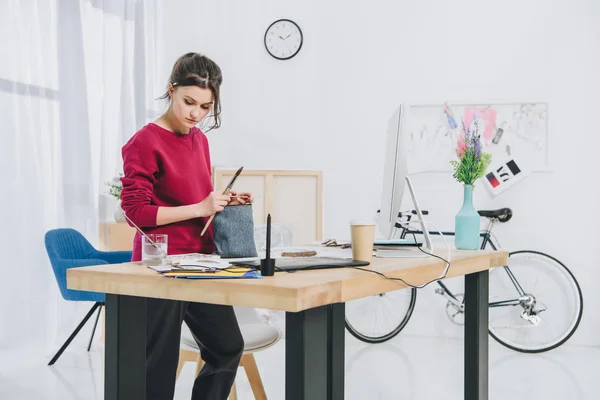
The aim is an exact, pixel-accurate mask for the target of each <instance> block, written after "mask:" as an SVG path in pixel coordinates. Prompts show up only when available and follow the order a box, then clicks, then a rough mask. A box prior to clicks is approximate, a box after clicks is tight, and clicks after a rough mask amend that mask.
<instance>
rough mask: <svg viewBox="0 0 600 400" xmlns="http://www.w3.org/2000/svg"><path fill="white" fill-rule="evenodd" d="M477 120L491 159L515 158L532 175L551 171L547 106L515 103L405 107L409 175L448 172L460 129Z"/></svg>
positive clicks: (471, 124)
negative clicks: (408, 144)
mask: <svg viewBox="0 0 600 400" xmlns="http://www.w3.org/2000/svg"><path fill="white" fill-rule="evenodd" d="M475 121H477V125H478V127H479V132H480V134H481V138H482V144H483V149H484V150H485V151H487V152H489V153H491V154H492V159H496V160H498V159H506V158H516V159H518V160H521V162H526V163H527V167H528V168H529V169H530V170H531V171H547V170H549V168H550V166H549V160H548V104H547V103H519V104H499V105H494V104H463V105H460V104H458V105H451V106H448V105H442V104H440V105H427V106H411V107H409V110H408V126H407V129H408V134H409V142H410V151H409V171H410V172H411V173H415V172H435V171H439V172H446V171H451V170H452V167H451V165H450V162H449V161H450V160H453V159H456V153H455V149H456V143H457V140H458V138H459V137H460V135H461V134H462V125H461V124H462V123H463V122H464V124H465V125H466V126H468V127H471V128H472V127H473V124H474V123H475Z"/></svg>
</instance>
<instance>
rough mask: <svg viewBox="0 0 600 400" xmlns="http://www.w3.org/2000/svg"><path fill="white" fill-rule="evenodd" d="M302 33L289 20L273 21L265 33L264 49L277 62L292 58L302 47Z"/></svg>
mask: <svg viewBox="0 0 600 400" xmlns="http://www.w3.org/2000/svg"><path fill="white" fill-rule="evenodd" d="M302 39H303V38H302V31H301V30H300V27H299V26H298V25H296V23H294V22H293V21H290V20H289V19H280V20H279V21H275V22H273V23H272V24H271V26H269V27H268V28H267V31H266V32H265V47H266V48H267V51H268V52H269V54H270V55H272V56H273V57H275V58H277V59H278V60H288V59H290V58H292V57H294V56H295V55H296V54H298V52H299V51H300V48H301V47H302Z"/></svg>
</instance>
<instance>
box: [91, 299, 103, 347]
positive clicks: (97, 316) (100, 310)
mask: <svg viewBox="0 0 600 400" xmlns="http://www.w3.org/2000/svg"><path fill="white" fill-rule="evenodd" d="M101 312H102V305H100V308H98V315H96V322H94V328H93V329H92V336H90V344H88V351H90V349H91V348H92V340H94V333H96V326H98V319H99V318H100V313H101Z"/></svg>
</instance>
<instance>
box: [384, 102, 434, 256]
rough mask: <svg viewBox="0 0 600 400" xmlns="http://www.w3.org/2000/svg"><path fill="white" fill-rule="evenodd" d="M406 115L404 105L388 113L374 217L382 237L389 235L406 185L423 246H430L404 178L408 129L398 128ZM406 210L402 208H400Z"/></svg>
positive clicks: (406, 171) (406, 168)
mask: <svg viewBox="0 0 600 400" xmlns="http://www.w3.org/2000/svg"><path fill="white" fill-rule="evenodd" d="M405 119H406V117H405V116H404V108H403V106H402V105H400V106H399V107H398V108H396V110H395V111H394V112H393V113H392V116H391V117H390V119H389V121H388V129H387V137H386V146H385V157H384V168H383V186H382V195H381V208H380V211H379V216H378V218H377V230H378V232H379V233H380V234H381V235H383V237H384V238H386V239H391V235H392V233H393V232H394V226H395V224H396V220H397V218H398V214H399V213H400V212H401V211H403V208H402V200H403V197H404V188H405V187H408V190H409V192H410V196H411V198H412V202H413V205H414V209H415V210H416V211H417V217H418V219H419V221H421V223H420V225H421V231H423V232H424V242H425V243H424V247H425V248H428V249H430V250H432V249H433V246H432V242H431V237H430V235H429V231H428V230H427V227H426V225H425V224H424V223H423V222H422V221H423V213H422V212H421V208H420V206H419V203H418V201H417V197H416V194H415V192H414V189H413V187H412V184H411V182H410V179H409V178H408V176H407V174H408V151H409V146H410V144H409V141H408V132H405V129H402V125H403V122H404V120H405ZM404 211H406V210H404Z"/></svg>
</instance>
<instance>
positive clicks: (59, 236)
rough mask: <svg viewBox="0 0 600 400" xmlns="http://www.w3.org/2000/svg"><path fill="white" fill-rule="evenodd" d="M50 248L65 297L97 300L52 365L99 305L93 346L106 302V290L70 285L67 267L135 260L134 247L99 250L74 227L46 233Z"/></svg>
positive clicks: (68, 298)
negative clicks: (70, 287)
mask: <svg viewBox="0 0 600 400" xmlns="http://www.w3.org/2000/svg"><path fill="white" fill-rule="evenodd" d="M45 243H46V251H47V252H48V257H49V258H50V264H52V269H53V270H54V276H55V277H56V283H58V287H59V289H60V293H61V295H62V297H63V298H64V299H65V300H69V301H93V302H94V305H93V306H92V308H91V310H90V311H89V312H88V313H87V315H86V316H85V317H84V318H83V320H82V321H81V323H80V324H79V326H77V328H75V330H74V331H73V333H72V334H71V336H69V338H68V339H67V341H66V342H65V343H64V344H63V345H62V347H61V348H60V350H59V351H58V352H57V353H56V354H55V355H54V357H52V360H50V362H49V363H48V365H53V364H54V363H55V362H56V360H58V358H59V357H60V356H61V354H62V353H63V352H64V351H65V349H66V348H67V346H69V344H70V343H71V341H72V340H73V339H74V338H75V336H77V334H78V333H79V331H80V330H81V328H83V326H84V325H85V323H86V322H87V321H88V319H90V317H91V316H92V315H93V314H94V311H96V309H98V315H97V316H96V322H95V323H94V329H93V330H92V336H91V337H90V343H89V345H88V351H90V347H91V346H92V340H93V339H94V332H95V331H96V326H97V325H98V319H99V318H100V311H101V310H102V307H103V306H104V293H94V292H85V291H81V290H72V289H67V269H69V268H77V267H83V266H91V265H101V264H118V263H124V262H128V261H130V260H131V251H111V252H105V251H98V250H96V249H95V248H94V246H92V244H91V243H90V242H88V241H87V240H86V238H85V237H83V235H82V234H81V233H79V232H77V231H76V230H74V229H53V230H50V231H48V232H47V233H46V238H45Z"/></svg>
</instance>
